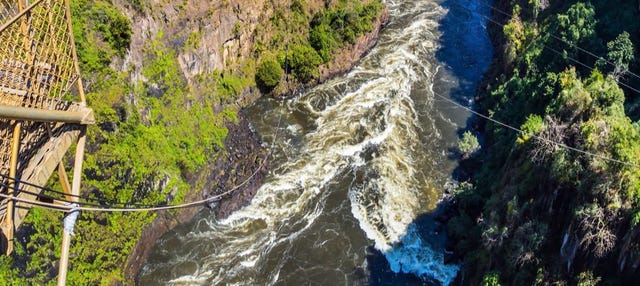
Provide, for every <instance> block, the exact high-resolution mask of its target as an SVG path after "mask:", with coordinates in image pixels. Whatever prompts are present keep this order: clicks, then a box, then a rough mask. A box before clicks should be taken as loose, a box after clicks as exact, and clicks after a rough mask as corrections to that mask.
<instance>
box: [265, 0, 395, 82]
mask: <svg viewBox="0 0 640 286" xmlns="http://www.w3.org/2000/svg"><path fill="white" fill-rule="evenodd" d="M327 4H329V2H327ZM308 6H309V5H306V4H305V1H302V0H296V1H292V2H291V4H290V5H289V7H288V8H289V9H288V10H285V9H284V8H283V7H278V6H276V7H275V12H274V14H273V15H272V16H271V19H270V21H269V24H270V25H271V26H272V28H275V29H276V30H278V32H276V33H275V34H274V35H273V36H272V37H271V38H270V39H267V40H266V41H265V42H268V43H269V45H268V46H270V48H269V49H268V50H267V49H266V48H265V45H264V44H263V42H262V41H258V42H257V43H256V50H255V53H256V56H257V58H260V59H261V60H260V62H261V65H262V67H263V68H264V70H262V71H260V74H259V75H258V74H256V81H257V83H258V84H259V85H262V86H261V88H263V90H264V91H266V92H270V91H272V90H274V89H275V90H279V89H286V88H285V87H280V88H279V87H278V84H279V83H282V82H280V81H278V82H277V83H276V80H275V79H276V78H278V77H277V73H278V70H277V69H276V68H275V67H274V66H273V65H272V63H271V62H270V61H271V57H272V55H273V54H277V55H278V58H279V62H280V67H281V68H282V69H283V70H284V71H285V73H287V74H290V75H292V77H287V78H288V79H292V80H294V81H295V82H294V86H295V85H296V84H305V83H308V82H310V81H312V80H313V79H315V78H317V77H318V75H319V66H320V65H321V64H330V62H331V60H332V58H333V55H334V54H335V53H336V52H338V50H339V49H340V48H343V47H346V46H347V45H348V44H353V43H355V40H356V39H357V37H359V36H361V35H363V34H364V33H367V32H369V31H371V30H372V29H373V22H374V21H375V20H376V19H377V17H378V16H379V15H380V13H381V11H382V8H383V4H382V3H381V2H380V1H378V0H373V1H366V4H362V3H360V2H359V1H337V3H333V4H331V5H328V6H327V7H328V8H326V9H324V10H320V11H317V12H316V13H315V14H314V15H313V16H311V14H312V11H311V10H310V8H308ZM262 30H263V27H259V28H257V29H256V31H262ZM266 64H269V65H270V66H268V67H267V66H266ZM259 68H260V67H259ZM278 79H279V78H278ZM274 83H275V86H273V84H274ZM285 92H286V90H285Z"/></svg>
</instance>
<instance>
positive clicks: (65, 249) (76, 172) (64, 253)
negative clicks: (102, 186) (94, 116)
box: [58, 126, 87, 286]
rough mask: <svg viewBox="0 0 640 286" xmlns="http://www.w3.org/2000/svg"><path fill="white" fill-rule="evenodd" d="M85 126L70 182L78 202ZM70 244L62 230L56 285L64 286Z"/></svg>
mask: <svg viewBox="0 0 640 286" xmlns="http://www.w3.org/2000/svg"><path fill="white" fill-rule="evenodd" d="M86 134H87V128H86V126H85V127H84V128H83V130H82V131H81V132H80V137H79V138H78V145H77V146H76V156H75V161H74V164H73V182H72V183H71V194H73V195H74V197H72V198H71V201H73V202H78V197H77V196H78V195H80V179H81V177H82V161H83V159H84V145H85V143H86V141H87V137H86ZM70 245H71V233H70V232H68V231H67V230H63V232H62V249H61V254H60V265H59V268H58V286H64V285H65V284H66V282H67V267H68V265H69V246H70Z"/></svg>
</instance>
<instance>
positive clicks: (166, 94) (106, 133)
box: [0, 0, 381, 285]
mask: <svg viewBox="0 0 640 286" xmlns="http://www.w3.org/2000/svg"><path fill="white" fill-rule="evenodd" d="M114 3H115V2H111V1H107V0H76V1H71V13H72V18H73V33H74V36H75V40H76V44H77V50H78V57H79V61H80V68H81V70H82V72H83V74H82V76H83V80H84V83H85V88H86V90H87V95H86V97H87V101H88V104H89V106H91V107H92V108H93V109H94V111H95V113H96V120H97V122H96V124H95V125H91V126H90V127H89V129H88V140H89V141H88V146H87V150H86V152H87V154H86V156H85V162H84V173H83V188H84V190H83V194H84V195H85V196H88V197H90V198H92V199H96V200H99V201H100V202H101V204H103V205H105V206H108V205H110V206H114V205H116V206H128V207H133V206H136V205H140V204H143V205H165V204H177V203H180V202H182V201H183V200H184V199H185V196H187V195H188V194H190V193H191V194H193V192H194V191H200V190H201V189H202V182H201V180H200V173H201V172H203V170H205V169H206V167H207V166H208V164H210V163H211V162H212V160H213V159H215V158H216V157H217V156H224V155H225V154H223V151H221V150H224V148H222V147H224V146H223V142H224V139H225V137H226V136H227V133H228V130H227V128H226V125H225V123H226V122H231V123H237V122H238V115H237V112H238V108H239V105H238V103H239V102H240V101H241V99H240V95H241V94H242V93H243V92H246V91H248V90H249V88H250V87H252V86H255V85H259V86H260V88H263V87H264V88H266V89H265V90H264V92H270V91H272V90H273V89H274V88H277V87H278V86H279V85H280V84H281V82H282V78H283V77H284V73H285V67H287V69H286V72H288V73H290V75H292V78H293V79H294V80H299V81H300V82H307V81H310V80H312V79H313V78H314V77H316V76H317V74H318V66H319V65H320V64H321V63H322V60H321V59H320V56H319V55H318V54H317V52H316V50H314V49H313V48H312V47H311V45H310V44H309V42H308V35H309V30H310V16H309V15H310V13H311V11H310V10H309V8H308V5H306V4H305V2H304V1H293V2H292V3H291V5H290V6H287V7H275V9H274V10H275V13H274V15H272V18H271V19H268V21H267V20H266V19H265V21H263V22H261V23H260V24H259V27H257V28H256V31H257V32H256V31H254V32H253V34H260V36H262V37H259V38H258V39H256V42H255V44H254V55H253V56H254V57H253V58H250V57H249V58H243V59H242V60H238V59H236V60H235V61H234V59H231V60H230V61H229V62H228V63H227V64H228V69H225V70H214V71H212V72H206V73H202V74H200V75H197V76H195V77H194V78H192V79H191V82H190V83H188V80H187V79H186V78H185V76H184V74H183V71H182V70H181V69H180V66H179V64H178V58H177V54H178V53H179V52H180V51H184V50H189V49H193V48H197V47H199V46H200V44H201V43H200V40H201V37H202V36H203V33H204V32H203V30H201V29H198V30H195V31H189V34H185V35H166V34H165V33H163V31H162V30H160V31H158V32H157V35H155V38H154V39H152V40H150V41H148V42H146V43H144V48H143V50H142V63H141V66H142V70H141V71H132V70H125V71H119V70H116V69H113V68H112V67H111V66H121V65H122V61H123V59H122V58H123V57H124V56H125V55H126V53H127V50H128V49H129V46H130V42H131V39H132V27H131V25H132V21H131V20H130V19H128V18H127V17H126V16H124V14H123V13H121V12H120V10H119V9H120V8H118V7H117V6H115V5H114ZM185 3H186V2H185ZM265 3H266V4H265V5H274V4H273V2H272V1H265ZM371 3H376V4H369V5H377V7H379V6H381V4H380V3H379V2H378V1H373V2H371ZM123 5H127V6H129V7H130V8H132V9H134V10H135V12H136V13H146V12H149V9H151V8H149V6H150V5H149V3H148V2H147V1H143V0H136V1H131V2H129V3H125V4H123ZM360 5H361V4H359V3H357V1H352V0H349V1H339V3H338V4H336V7H338V8H336V9H355V11H360V10H358V9H361V8H359V7H360ZM377 11H380V10H377ZM237 12H238V13H239V11H237ZM289 15H293V16H294V17H292V19H293V21H289V19H290V17H289ZM209 16H210V15H209ZM369 16H370V17H374V16H375V15H371V14H369ZM371 22H372V19H370V20H369V25H371ZM360 24H361V25H362V23H360ZM265 27H267V28H265ZM244 29H245V27H243V25H242V24H240V23H235V24H234V26H233V27H232V29H231V30H232V34H233V37H234V40H238V39H239V38H240V37H241V36H243V34H242V33H244V32H246V30H244ZM289 29H291V30H289ZM260 31H262V33H259V32H260ZM264 31H269V33H264ZM291 31H296V32H291ZM363 31H364V30H363ZM177 37H181V39H182V40H183V41H184V43H183V46H175V45H174V43H175V42H176V38H177ZM265 43H274V44H273V45H267V44H265ZM339 46H340V45H339ZM339 46H338V47H339ZM258 51H259V52H258ZM332 52H333V51H332ZM287 61H289V62H287ZM112 63H113V64H112ZM256 63H258V64H256ZM136 72H138V73H139V74H138V75H139V77H133V76H132V74H136ZM134 78H135V79H134ZM242 104H248V103H246V102H245V103H242ZM66 165H67V166H69V165H70V164H66ZM204 172H206V171H204ZM51 181H55V175H54V178H53V179H52V180H51ZM52 187H54V188H58V189H59V186H56V185H53V186H52ZM93 203H96V201H93ZM154 217H155V213H147V212H136V213H102V212H82V214H81V216H80V219H79V221H78V222H77V224H76V228H75V233H76V235H75V236H74V237H73V239H72V246H71V260H70V266H69V273H68V282H69V284H71V285H112V284H119V283H120V282H123V281H124V280H125V277H124V273H123V266H124V263H125V261H126V259H127V257H128V255H129V253H130V251H131V250H132V248H133V247H134V245H135V243H136V242H137V240H138V239H139V237H140V235H141V232H142V229H143V228H144V227H145V226H146V225H147V224H148V223H150V222H151V221H152V220H153V219H154ZM61 233H62V213H60V212H53V211H48V210H42V209H33V210H32V211H31V212H30V213H29V215H28V216H27V217H26V219H25V221H24V222H23V224H22V226H21V228H20V233H19V237H20V239H19V240H17V241H19V242H16V244H15V249H16V251H15V252H14V254H13V255H12V256H10V257H4V256H3V257H0V281H4V282H5V284H9V285H52V284H54V283H55V277H56V275H57V263H58V259H59V255H60V242H61Z"/></svg>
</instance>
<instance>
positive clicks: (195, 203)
mask: <svg viewBox="0 0 640 286" xmlns="http://www.w3.org/2000/svg"><path fill="white" fill-rule="evenodd" d="M281 107H282V102H281ZM281 122H282V114H280V115H279V116H278V125H277V128H276V132H275V135H274V137H273V143H272V145H271V146H274V145H275V142H277V139H278V135H279V130H280V124H281ZM272 153H273V150H272V149H270V150H269V152H268V153H267V156H266V157H265V160H263V161H262V163H261V164H260V166H259V167H258V168H257V169H256V170H255V171H254V172H253V173H252V174H251V175H250V176H249V177H247V178H246V179H245V180H244V181H242V182H241V183H240V184H238V185H236V186H235V187H234V188H231V189H229V190H227V191H225V192H223V193H220V194H217V195H214V196H211V197H208V198H206V199H202V200H198V201H193V202H189V203H184V204H178V205H169V206H150V207H140V208H112V207H98V206H80V205H77V206H76V205H70V204H68V205H58V204H53V203H48V202H41V201H35V200H30V199H25V198H20V197H16V196H10V195H6V194H0V197H2V198H6V199H10V200H15V201H18V202H22V203H26V204H31V205H34V206H38V207H41V208H45V209H49V210H54V211H65V212H66V211H76V210H77V211H101V212H143V211H163V210H173V209H182V208H189V207H195V206H199V205H202V204H205V203H208V202H212V201H217V200H219V199H221V198H223V197H225V196H227V195H229V194H231V193H233V192H234V191H236V190H238V189H240V188H241V187H243V186H244V185H246V184H247V183H249V181H251V180H252V179H253V178H254V177H255V176H256V175H257V174H258V172H260V171H261V170H262V169H263V168H264V167H265V164H266V162H267V161H268V160H269V158H270V157H271V155H272ZM56 200H59V199H56ZM59 201H64V202H69V201H66V200H59ZM84 205H86V203H84Z"/></svg>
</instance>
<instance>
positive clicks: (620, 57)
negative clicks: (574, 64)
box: [598, 31, 634, 79]
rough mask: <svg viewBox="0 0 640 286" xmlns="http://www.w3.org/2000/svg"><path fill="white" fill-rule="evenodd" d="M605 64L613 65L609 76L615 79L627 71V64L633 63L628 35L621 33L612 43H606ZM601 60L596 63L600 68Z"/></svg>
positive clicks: (631, 45) (631, 46) (631, 47)
mask: <svg viewBox="0 0 640 286" xmlns="http://www.w3.org/2000/svg"><path fill="white" fill-rule="evenodd" d="M607 48H608V49H609V51H608V52H607V62H608V63H610V64H612V65H613V71H611V75H613V77H615V78H616V79H617V78H619V77H620V76H622V75H624V74H625V73H627V72H628V71H629V63H630V62H631V61H633V58H634V57H633V43H632V42H631V39H630V38H629V33H627V32H626V31H625V32H622V33H621V34H620V35H618V37H616V38H615V39H614V40H613V41H610V42H608V43H607ZM602 62H603V60H602V59H601V60H599V61H598V63H599V65H600V66H602V64H603V63H602Z"/></svg>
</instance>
